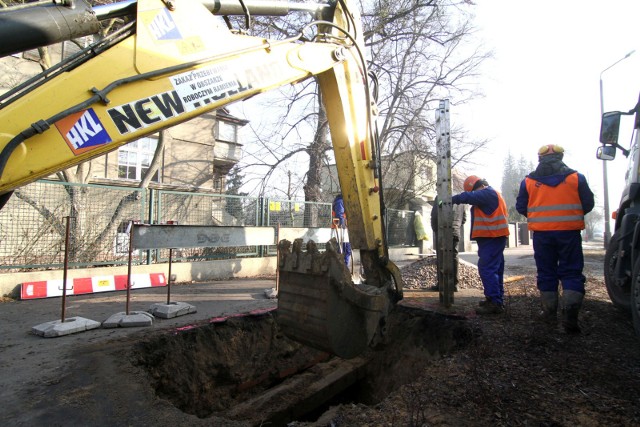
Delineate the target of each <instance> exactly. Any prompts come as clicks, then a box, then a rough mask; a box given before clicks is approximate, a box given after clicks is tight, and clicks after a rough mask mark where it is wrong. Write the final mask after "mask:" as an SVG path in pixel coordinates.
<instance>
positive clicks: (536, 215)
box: [516, 144, 594, 333]
mask: <svg viewBox="0 0 640 427" xmlns="http://www.w3.org/2000/svg"><path fill="white" fill-rule="evenodd" d="M563 156H564V149H563V148H562V147H561V146H559V145H554V144H547V145H543V146H542V147H540V149H539V150H538V167H537V168H536V170H535V171H533V172H531V173H530V174H529V175H527V176H526V177H525V179H524V180H522V182H521V184H520V191H519V193H518V197H517V198H516V210H517V211H518V212H520V213H521V214H522V215H524V216H526V217H527V223H528V226H529V230H532V231H533V251H534V258H535V260H536V268H537V270H538V280H537V286H538V290H539V291H540V300H541V303H542V319H543V320H544V321H545V322H547V323H548V324H550V325H552V326H554V327H555V326H556V325H557V311H558V284H559V282H561V283H562V303H563V304H562V305H563V307H562V326H563V327H564V329H565V331H566V332H567V333H579V332H580V326H579V325H578V313H579V312H580V307H581V306H582V300H583V299H584V293H585V287H584V284H585V281H586V278H585V277H584V275H583V274H582V270H583V268H584V256H583V253H582V236H581V231H582V230H584V215H585V214H587V213H589V212H591V210H592V209H593V206H594V198H593V193H592V192H591V189H590V188H589V184H588V183H587V179H586V178H585V177H584V175H582V174H580V173H578V172H577V171H575V170H573V169H570V168H569V167H568V166H567V165H565V164H564V162H563V161H562V158H563Z"/></svg>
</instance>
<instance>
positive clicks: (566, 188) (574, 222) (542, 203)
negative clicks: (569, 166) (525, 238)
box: [525, 172, 584, 231]
mask: <svg viewBox="0 0 640 427" xmlns="http://www.w3.org/2000/svg"><path fill="white" fill-rule="evenodd" d="M525 185H526V187H527V192H528V193H529V204H528V206H527V222H528V223H529V230H533V231H551V230H584V211H583V210H582V201H581V200H580V193H578V173H577V172H574V173H572V174H571V175H567V177H566V178H565V179H564V181H563V182H562V183H560V184H559V185H557V186H556V187H551V186H549V185H546V184H543V183H541V182H539V181H536V180H535V179H531V178H526V179H525Z"/></svg>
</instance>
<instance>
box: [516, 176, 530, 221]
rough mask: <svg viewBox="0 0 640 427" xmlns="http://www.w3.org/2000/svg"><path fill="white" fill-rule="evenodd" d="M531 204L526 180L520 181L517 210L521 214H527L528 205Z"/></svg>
mask: <svg viewBox="0 0 640 427" xmlns="http://www.w3.org/2000/svg"><path fill="white" fill-rule="evenodd" d="M528 206H529V192H528V191H527V184H526V180H525V179H523V180H522V182H521V183H520V191H518V196H517V197H516V210H517V211H518V213H519V214H520V215H524V216H527V207H528Z"/></svg>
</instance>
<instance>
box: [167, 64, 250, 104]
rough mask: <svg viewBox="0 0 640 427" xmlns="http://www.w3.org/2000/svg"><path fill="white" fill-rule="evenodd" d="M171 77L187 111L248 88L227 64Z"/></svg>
mask: <svg viewBox="0 0 640 427" xmlns="http://www.w3.org/2000/svg"><path fill="white" fill-rule="evenodd" d="M169 79H170V80H171V84H172V85H173V88H174V89H175V91H176V92H177V93H178V96H179V97H180V100H181V101H182V104H183V105H184V106H185V109H186V110H187V111H193V110H195V109H197V108H199V107H200V106H202V105H204V104H210V103H212V102H215V101H219V100H221V99H223V98H225V97H227V96H229V95H231V94H235V93H239V92H242V91H244V90H247V89H248V88H247V87H244V86H242V85H241V84H240V83H239V82H238V78H237V77H236V73H235V72H234V71H233V70H232V69H231V67H230V66H229V65H225V64H223V65H219V66H215V67H208V68H200V69H198V70H193V71H189V72H186V73H182V74H177V75H175V76H171V77H170V78H169Z"/></svg>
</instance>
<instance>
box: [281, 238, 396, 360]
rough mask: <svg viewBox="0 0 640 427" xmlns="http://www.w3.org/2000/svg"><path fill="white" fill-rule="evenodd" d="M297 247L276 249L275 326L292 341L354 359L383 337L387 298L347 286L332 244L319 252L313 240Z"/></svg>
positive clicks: (382, 292) (347, 277)
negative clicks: (305, 246)
mask: <svg viewBox="0 0 640 427" xmlns="http://www.w3.org/2000/svg"><path fill="white" fill-rule="evenodd" d="M302 244H303V243H302V240H301V239H299V240H296V241H295V242H294V243H293V248H291V243H290V242H289V241H287V240H283V241H281V242H280V243H279V245H278V249H279V254H280V255H279V260H278V264H279V265H278V270H279V286H278V311H277V313H278V314H277V321H278V325H279V327H280V329H281V330H282V331H283V332H284V334H285V335H287V336H288V337H289V338H291V339H293V340H296V341H298V342H301V343H303V344H306V345H309V346H311V347H314V348H317V349H319V350H323V351H327V352H330V353H333V354H335V355H337V356H339V357H342V358H344V359H350V358H353V357H356V356H358V355H359V354H361V353H362V352H363V351H365V350H366V349H367V347H368V346H370V345H371V344H372V343H375V342H377V340H378V339H380V338H381V337H382V336H383V335H384V331H385V322H386V316H387V315H388V313H389V311H390V310H391V308H392V307H393V304H392V298H391V296H390V294H389V292H388V291H387V290H386V289H382V288H378V287H375V286H368V285H366V284H356V283H353V281H352V279H351V274H350V273H349V270H348V269H347V267H346V265H345V264H344V261H343V257H342V255H341V254H338V251H337V247H338V246H337V242H336V241H335V239H332V240H331V241H330V242H328V243H327V246H326V248H327V249H326V251H325V252H324V253H320V252H319V251H318V249H317V246H316V244H315V242H313V241H309V242H308V243H307V250H306V251H303V250H302ZM291 249H293V250H291Z"/></svg>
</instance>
